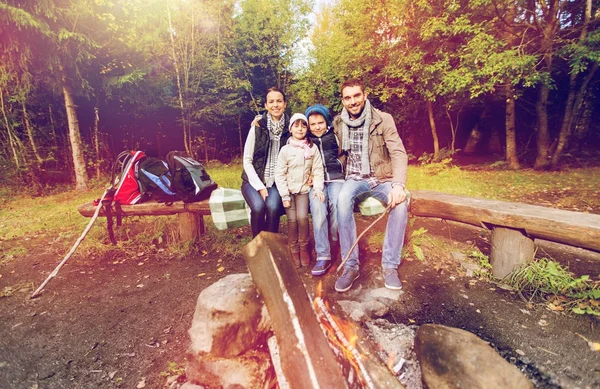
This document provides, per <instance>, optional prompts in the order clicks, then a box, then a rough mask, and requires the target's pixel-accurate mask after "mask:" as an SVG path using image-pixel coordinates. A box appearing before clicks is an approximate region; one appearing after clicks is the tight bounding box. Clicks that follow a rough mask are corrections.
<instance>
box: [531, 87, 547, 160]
mask: <svg viewBox="0 0 600 389" xmlns="http://www.w3.org/2000/svg"><path fill="white" fill-rule="evenodd" d="M548 93H549V91H548V87H547V86H546V85H544V84H541V85H540V89H539V91H538V99H537V102H536V103H535V112H536V115H537V138H536V139H537V156H536V158H535V163H534V165H533V168H534V169H536V170H545V169H547V168H548V167H549V166H550V164H549V161H548V149H549V148H550V132H549V131H548Z"/></svg>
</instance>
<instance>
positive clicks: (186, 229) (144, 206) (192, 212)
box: [77, 200, 210, 241]
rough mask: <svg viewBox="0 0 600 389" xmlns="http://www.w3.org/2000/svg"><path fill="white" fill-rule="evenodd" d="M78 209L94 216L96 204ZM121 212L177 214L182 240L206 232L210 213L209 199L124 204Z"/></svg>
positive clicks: (102, 210) (124, 213)
mask: <svg viewBox="0 0 600 389" xmlns="http://www.w3.org/2000/svg"><path fill="white" fill-rule="evenodd" d="M77 211H79V213H80V214H81V215H83V216H86V217H92V216H94V212H95V211H96V206H95V205H93V204H92V203H86V204H83V205H80V206H79V207H77ZM112 212H113V215H115V214H116V210H115V207H114V204H113V205H112ZM121 214H122V215H123V216H165V215H177V220H178V222H179V238H180V239H181V240H182V241H186V240H190V239H195V240H197V239H198V238H200V236H202V235H203V234H204V232H205V229H204V216H205V215H210V207H209V205H208V200H203V201H198V202H195V203H184V202H183V201H176V202H174V203H173V204H171V205H167V204H164V203H157V202H146V203H141V204H135V205H122V206H121ZM99 216H106V215H105V214H104V209H101V210H100V214H99Z"/></svg>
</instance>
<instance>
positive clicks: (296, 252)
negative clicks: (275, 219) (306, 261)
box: [288, 221, 300, 267]
mask: <svg viewBox="0 0 600 389" xmlns="http://www.w3.org/2000/svg"><path fill="white" fill-rule="evenodd" d="M288 247H289V249H290V258H291V259H292V263H293V264H294V266H296V267H300V249H299V247H298V224H297V223H296V222H295V221H294V222H293V223H292V222H289V221H288Z"/></svg>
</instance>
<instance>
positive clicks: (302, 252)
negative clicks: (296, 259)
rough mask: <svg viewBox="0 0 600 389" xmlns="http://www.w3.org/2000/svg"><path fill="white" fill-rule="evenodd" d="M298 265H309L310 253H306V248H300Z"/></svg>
mask: <svg viewBox="0 0 600 389" xmlns="http://www.w3.org/2000/svg"><path fill="white" fill-rule="evenodd" d="M300 263H301V264H302V266H308V265H310V251H308V247H301V248H300Z"/></svg>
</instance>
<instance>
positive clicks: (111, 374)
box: [108, 370, 117, 380]
mask: <svg viewBox="0 0 600 389" xmlns="http://www.w3.org/2000/svg"><path fill="white" fill-rule="evenodd" d="M115 374H117V371H116V370H115V371H112V372H110V373H108V378H110V379H111V380H112V379H113V378H115Z"/></svg>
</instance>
